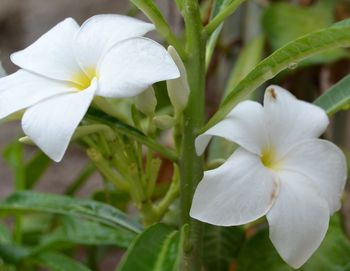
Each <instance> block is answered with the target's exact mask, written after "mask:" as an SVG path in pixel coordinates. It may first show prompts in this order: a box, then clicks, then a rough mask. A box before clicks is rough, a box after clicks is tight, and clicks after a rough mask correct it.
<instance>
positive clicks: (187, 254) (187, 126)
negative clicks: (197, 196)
mask: <svg viewBox="0 0 350 271" xmlns="http://www.w3.org/2000/svg"><path fill="white" fill-rule="evenodd" d="M183 4H184V6H183V15H184V18H185V23H186V36H187V51H188V59H187V60H186V62H185V64H186V68H187V74H188V81H189V86H190V90H191V92H190V97H189V101H188V105H187V108H186V110H185V111H184V121H183V124H184V125H183V140H182V147H181V156H180V178H181V187H180V196H181V213H182V224H188V225H189V226H190V229H189V231H188V234H187V235H186V236H185V240H184V242H185V244H184V256H183V261H182V270H183V271H199V270H200V269H201V250H202V248H201V239H202V238H201V232H202V230H201V228H202V223H201V222H199V221H196V220H194V219H192V218H191V217H190V216H189V212H190V208H191V204H192V198H193V194H194V191H195V189H196V187H197V184H198V182H199V181H200V180H201V178H202V175H203V159H202V157H198V156H197V154H196V151H195V146H194V141H195V138H196V135H197V130H198V129H199V128H200V127H201V126H202V125H203V120H204V89H205V44H206V40H205V37H204V36H203V31H202V22H201V18H200V14H199V7H198V1H197V0H184V1H183Z"/></svg>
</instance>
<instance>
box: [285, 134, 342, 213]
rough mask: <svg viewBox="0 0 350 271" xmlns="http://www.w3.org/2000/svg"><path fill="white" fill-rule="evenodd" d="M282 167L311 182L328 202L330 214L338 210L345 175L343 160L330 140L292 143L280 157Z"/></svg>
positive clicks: (338, 150)
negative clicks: (287, 150)
mask: <svg viewBox="0 0 350 271" xmlns="http://www.w3.org/2000/svg"><path fill="white" fill-rule="evenodd" d="M281 165H282V170H288V171H293V172H297V173H299V174H302V175H304V176H305V177H307V179H309V180H310V181H311V185H312V186H314V187H315V189H317V191H318V192H319V193H320V195H321V197H322V198H323V199H325V200H326V201H327V202H328V206H329V211H330V213H331V214H332V213H334V212H335V211H337V210H339V208H340V205H341V202H340V200H341V195H342V192H343V190H344V187H345V183H346V178H347V176H346V175H347V166H346V159H345V156H344V154H343V153H342V151H341V150H340V149H339V148H338V147H337V146H336V145H334V144H333V143H331V142H329V141H326V140H321V139H309V140H305V141H302V142H301V143H299V144H297V145H294V146H293V147H292V149H290V150H289V152H288V153H287V154H286V156H285V157H284V158H283V159H282V163H281Z"/></svg>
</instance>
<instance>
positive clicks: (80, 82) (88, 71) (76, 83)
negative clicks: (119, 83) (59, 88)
mask: <svg viewBox="0 0 350 271" xmlns="http://www.w3.org/2000/svg"><path fill="white" fill-rule="evenodd" d="M95 77H97V73H96V69H95V68H94V67H90V68H85V69H84V71H79V72H77V73H75V74H74V75H73V76H72V80H71V81H72V86H73V87H74V88H76V89H78V90H79V91H82V90H84V89H87V88H88V87H89V86H90V85H91V81H92V79H94V78H95Z"/></svg>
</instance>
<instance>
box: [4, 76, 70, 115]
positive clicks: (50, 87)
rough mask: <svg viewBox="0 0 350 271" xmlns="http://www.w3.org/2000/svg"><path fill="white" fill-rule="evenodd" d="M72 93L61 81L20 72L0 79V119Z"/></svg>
mask: <svg viewBox="0 0 350 271" xmlns="http://www.w3.org/2000/svg"><path fill="white" fill-rule="evenodd" d="M70 91H72V89H71V88H70V87H69V86H67V85H66V84H64V83H62V82H60V81H56V80H51V79H48V78H45V77H42V76H39V75H37V74H34V73H31V72H27V71H25V70H19V71H17V72H15V73H13V74H11V75H8V76H6V77H3V78H1V79H0V118H4V117H6V116H8V115H9V114H12V113H14V112H16V111H18V110H21V109H23V108H26V107H28V106H31V105H33V104H35V103H37V102H39V101H41V100H43V99H46V98H48V97H51V96H55V95H57V94H62V93H67V92H70Z"/></svg>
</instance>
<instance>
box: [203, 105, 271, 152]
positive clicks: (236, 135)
mask: <svg viewBox="0 0 350 271" xmlns="http://www.w3.org/2000/svg"><path fill="white" fill-rule="evenodd" d="M213 136H220V137H223V138H225V139H227V140H229V141H233V142H235V143H237V144H239V145H240V146H242V147H243V148H245V149H247V150H249V151H250V152H253V153H255V154H259V155H260V154H261V151H262V148H263V147H264V146H266V145H268V142H267V140H268V139H267V136H266V132H265V120H264V111H263V107H262V106H261V104H259V103H257V102H252V101H244V102H241V103H239V104H238V105H237V106H236V107H235V108H234V109H233V110H232V111H231V112H230V113H229V114H228V115H227V116H226V118H225V119H223V120H222V121H220V122H219V123H217V124H216V125H215V126H213V127H212V128H210V129H209V130H208V131H206V132H205V133H204V134H201V135H200V136H198V137H197V138H196V151H197V154H198V155H200V154H202V153H203V152H204V150H205V148H206V147H207V145H208V143H209V141H210V139H211V138H212V137H213Z"/></svg>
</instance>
